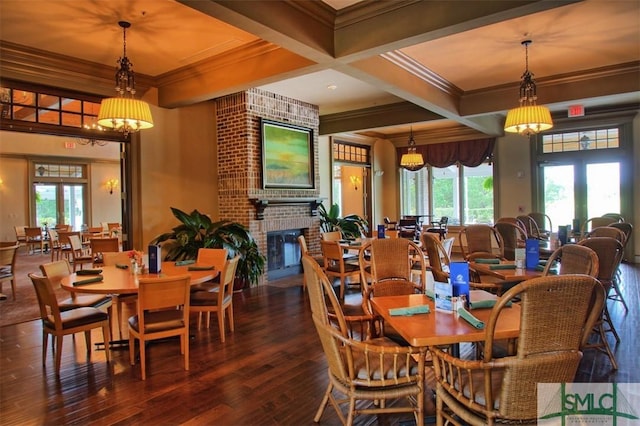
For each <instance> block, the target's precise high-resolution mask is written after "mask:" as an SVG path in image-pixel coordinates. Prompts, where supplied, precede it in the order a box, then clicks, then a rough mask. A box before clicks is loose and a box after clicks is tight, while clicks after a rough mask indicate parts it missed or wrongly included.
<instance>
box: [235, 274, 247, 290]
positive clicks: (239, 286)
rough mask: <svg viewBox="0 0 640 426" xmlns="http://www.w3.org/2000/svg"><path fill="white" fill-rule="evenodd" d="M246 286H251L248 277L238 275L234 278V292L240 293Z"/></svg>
mask: <svg viewBox="0 0 640 426" xmlns="http://www.w3.org/2000/svg"><path fill="white" fill-rule="evenodd" d="M245 288H249V282H248V281H247V280H246V279H244V278H238V277H236V278H235V279H234V280H233V292H234V293H239V292H241V291H242V290H244V289H245Z"/></svg>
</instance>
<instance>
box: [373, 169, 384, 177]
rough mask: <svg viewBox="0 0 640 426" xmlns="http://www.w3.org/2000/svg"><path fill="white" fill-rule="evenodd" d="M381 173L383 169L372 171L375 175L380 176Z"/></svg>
mask: <svg viewBox="0 0 640 426" xmlns="http://www.w3.org/2000/svg"><path fill="white" fill-rule="evenodd" d="M383 174H384V170H375V171H374V172H373V175H374V176H375V177H382V175H383Z"/></svg>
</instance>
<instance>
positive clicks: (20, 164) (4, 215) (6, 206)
mask: <svg viewBox="0 0 640 426" xmlns="http://www.w3.org/2000/svg"><path fill="white" fill-rule="evenodd" d="M69 142H74V139H72V138H67V137H59V136H49V135H38V134H30V133H19V132H7V131H0V179H2V181H3V183H2V184H0V239H2V240H3V241H10V240H14V239H15V231H14V226H20V225H30V221H29V217H30V214H29V195H28V194H29V174H28V167H29V162H30V161H32V160H34V159H38V158H45V157H58V158H60V159H66V160H71V161H82V162H83V163H87V164H88V165H89V168H88V171H89V181H88V185H89V187H90V189H91V190H90V191H89V192H90V198H89V209H90V210H89V217H90V219H89V222H90V223H88V225H89V226H99V225H100V222H121V213H120V202H119V188H118V189H117V190H116V191H115V192H114V193H113V194H109V191H108V190H107V188H106V182H107V180H108V179H110V178H116V179H118V180H120V162H119V152H120V151H119V150H120V148H119V144H117V143H108V144H107V145H105V146H93V147H92V146H89V145H86V146H84V145H80V144H77V143H76V144H75V146H69V147H65V143H69Z"/></svg>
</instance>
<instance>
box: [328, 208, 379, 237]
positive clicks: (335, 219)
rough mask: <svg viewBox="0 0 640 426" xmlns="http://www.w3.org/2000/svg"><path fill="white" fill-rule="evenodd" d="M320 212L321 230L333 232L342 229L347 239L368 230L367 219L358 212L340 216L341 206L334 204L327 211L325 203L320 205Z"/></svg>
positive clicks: (358, 235) (343, 235)
mask: <svg viewBox="0 0 640 426" xmlns="http://www.w3.org/2000/svg"><path fill="white" fill-rule="evenodd" d="M318 213H319V214H320V231H321V232H332V231H340V232H341V233H342V237H343V238H344V239H347V240H352V239H355V238H359V237H360V236H362V235H363V234H366V233H367V232H368V223H367V221H366V220H365V219H364V218H362V217H360V216H358V215H357V214H350V215H347V216H345V217H340V207H339V206H338V205H337V204H334V205H332V206H331V208H329V211H327V210H326V209H325V207H324V205H323V204H320V206H318Z"/></svg>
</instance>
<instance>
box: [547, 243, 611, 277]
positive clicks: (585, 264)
mask: <svg viewBox="0 0 640 426" xmlns="http://www.w3.org/2000/svg"><path fill="white" fill-rule="evenodd" d="M598 263H599V262H598V255H597V254H596V252H594V251H593V250H591V249H589V248H588V247H584V246H580V245H577V244H567V245H564V246H562V247H559V248H558V249H556V250H555V251H554V252H553V253H552V254H551V256H549V259H548V260H547V264H546V265H545V267H544V271H543V272H542V275H544V276H548V275H552V274H556V275H569V274H584V275H589V276H592V277H597V276H598Z"/></svg>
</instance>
